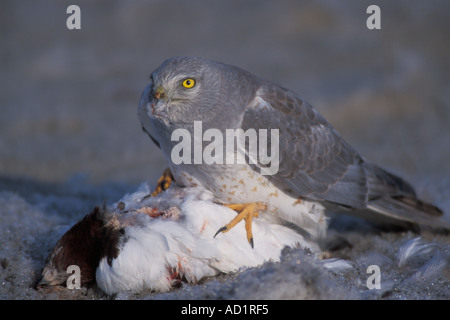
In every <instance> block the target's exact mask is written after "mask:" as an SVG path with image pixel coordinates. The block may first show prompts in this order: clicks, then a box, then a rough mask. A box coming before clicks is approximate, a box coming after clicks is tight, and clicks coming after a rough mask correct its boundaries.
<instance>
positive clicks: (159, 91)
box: [153, 86, 167, 100]
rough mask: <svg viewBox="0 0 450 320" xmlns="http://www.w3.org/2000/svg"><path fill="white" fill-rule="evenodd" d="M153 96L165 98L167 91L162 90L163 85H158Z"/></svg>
mask: <svg viewBox="0 0 450 320" xmlns="http://www.w3.org/2000/svg"><path fill="white" fill-rule="evenodd" d="M153 96H154V97H155V99H158V100H160V99H165V98H166V97H167V93H166V90H164V88H163V87H161V86H158V87H157V88H156V90H155V94H154V95H153Z"/></svg>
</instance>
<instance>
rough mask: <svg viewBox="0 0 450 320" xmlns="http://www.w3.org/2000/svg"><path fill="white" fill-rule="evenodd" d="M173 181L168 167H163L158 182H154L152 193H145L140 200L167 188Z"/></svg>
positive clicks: (153, 195)
mask: <svg viewBox="0 0 450 320" xmlns="http://www.w3.org/2000/svg"><path fill="white" fill-rule="evenodd" d="M173 181H175V179H174V178H173V175H172V172H171V171H170V169H169V168H167V169H165V170H164V172H163V174H162V176H161V177H160V178H159V179H158V182H157V183H156V188H155V190H153V192H152V193H150V194H148V195H146V196H145V197H144V198H142V200H145V199H148V198H150V197H155V196H157V195H158V194H160V193H161V192H163V191H164V190H167V189H169V187H170V185H171V184H172V182H173Z"/></svg>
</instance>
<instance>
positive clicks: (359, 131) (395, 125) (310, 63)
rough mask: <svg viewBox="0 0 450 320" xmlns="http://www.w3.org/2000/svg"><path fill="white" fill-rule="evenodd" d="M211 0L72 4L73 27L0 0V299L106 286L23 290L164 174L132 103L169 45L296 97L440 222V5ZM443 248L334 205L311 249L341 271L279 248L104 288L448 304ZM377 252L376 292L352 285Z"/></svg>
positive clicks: (449, 154) (60, 15)
mask: <svg viewBox="0 0 450 320" xmlns="http://www.w3.org/2000/svg"><path fill="white" fill-rule="evenodd" d="M208 3H209V2H208V1H204V2H203V1H196V2H190V1H181V0H177V1H149V2H143V1H126V2H125V1H95V2H92V1H79V2H78V4H79V5H80V7H81V10H82V30H80V31H79V32H75V31H68V30H67V29H66V27H65V20H66V18H67V14H66V13H65V11H66V7H67V5H66V4H65V3H63V2H61V1H57V0H54V1H50V0H44V1H39V2H36V1H2V2H1V4H0V35H1V36H0V38H1V39H2V45H1V51H0V54H1V59H0V64H1V66H0V69H1V73H0V90H1V91H0V110H1V114H0V239H1V240H2V246H0V299H60V298H62V299H74V298H75V299H91V298H93V299H106V298H108V297H106V296H104V295H103V294H102V293H101V292H99V291H98V290H96V289H81V290H77V291H74V290H67V289H61V290H55V291H52V292H48V291H45V292H44V291H37V290H35V289H33V288H32V285H33V284H34V282H35V281H36V280H37V279H38V278H39V275H40V272H41V271H42V268H43V266H44V263H45V258H46V256H47V254H48V253H49V252H50V250H51V249H52V248H53V246H54V244H55V242H56V241H57V239H58V238H59V237H60V236H61V235H62V234H63V233H64V231H66V230H67V229H68V228H69V227H70V226H72V225H73V224H74V223H75V222H77V221H78V220H79V219H81V218H82V217H83V216H84V215H85V214H87V213H88V212H90V210H91V209H92V208H93V207H94V206H95V205H101V204H102V203H103V202H104V201H106V202H107V203H113V202H115V201H117V200H118V199H120V198H121V197H122V196H123V195H124V194H126V193H129V192H133V191H134V190H136V188H137V186H138V185H139V184H140V183H142V182H144V181H149V182H150V183H152V182H154V181H156V179H157V178H158V177H159V175H160V174H161V172H162V170H163V169H164V168H165V166H164V163H163V159H162V155H161V153H160V152H159V151H158V150H157V148H156V147H155V146H154V145H153V144H152V143H151V141H150V140H149V139H148V137H146V136H145V135H144V134H143V133H142V132H141V129H140V127H139V124H138V120H137V116H136V109H137V103H138V101H139V97H140V94H141V91H142V89H143V88H144V87H145V85H146V84H147V81H148V76H149V74H150V72H151V71H152V70H153V69H154V68H156V67H157V66H158V65H159V64H160V63H161V62H162V61H163V60H165V59H166V58H168V57H171V56H175V55H198V56H205V57H207V58H211V59H215V60H219V61H223V62H226V63H231V64H235V65H238V66H241V67H243V68H245V69H248V70H249V71H251V72H253V73H255V74H258V75H260V76H262V77H264V78H267V79H270V80H273V81H276V82H278V83H280V84H282V85H283V86H285V87H287V88H290V89H292V90H294V91H296V92H299V93H301V94H303V95H304V96H305V98H306V99H307V100H308V101H309V102H310V103H311V104H312V105H313V106H315V107H316V108H317V109H318V110H319V111H320V112H322V114H324V116H325V117H326V118H327V119H328V120H329V121H330V122H331V123H332V124H333V125H334V126H335V127H336V128H337V129H338V131H340V132H341V134H342V135H343V136H344V137H345V138H346V139H347V140H348V141H349V142H350V143H351V144H352V145H354V146H355V148H356V149H357V150H358V151H360V153H361V154H362V155H364V156H365V157H366V158H368V159H370V160H372V161H374V162H376V163H378V164H380V165H382V166H384V167H386V168H388V169H390V170H391V171H393V172H395V173H397V174H399V175H401V176H403V177H405V178H406V179H407V180H409V181H410V182H411V183H412V184H413V185H415V186H416V187H417V190H418V193H419V194H420V195H421V196H422V197H423V198H424V199H425V200H429V201H431V202H433V203H435V204H437V205H439V206H440V207H441V208H442V209H443V210H444V211H445V213H446V217H445V218H446V219H447V220H449V215H450V148H449V147H448V141H449V139H450V129H449V126H448V123H449V122H450V91H449V90H448V88H449V87H450V63H449V61H448V57H449V56H450V46H449V44H448V39H449V38H450V34H449V30H450V28H449V24H450V4H449V2H448V1H446V0H442V1H441V0H435V1H432V2H423V1H420V0H419V1H403V0H401V1H395V2H393V1H370V2H369V1H358V2H357V3H355V1H339V2H336V1H327V0H321V1H314V2H313V1H306V2H303V1H302V2H299V1H280V2H278V1H276V2H274V1H246V2H244V3H242V2H237V1H223V2H220V4H217V5H215V6H208ZM369 4H378V5H380V7H381V10H382V29H381V30H377V31H369V30H368V29H367V28H366V27H365V23H366V18H367V15H366V13H365V11H366V8H367V6H368V5H369ZM419 236H420V237H421V238H420V240H415V239H417V238H418V237H419ZM449 244H450V237H449V236H448V235H438V234H432V233H430V232H423V233H422V234H418V233H414V232H404V231H392V230H380V229H378V228H375V227H374V226H372V225H370V224H368V223H366V222H364V221H360V220H356V219H353V218H347V217H343V216H340V217H338V218H336V219H334V220H333V221H332V223H331V230H330V232H329V238H328V239H327V240H326V241H325V246H326V248H325V249H326V251H327V252H328V254H329V256H331V257H338V258H343V259H346V261H348V262H349V263H350V265H351V266H352V268H351V269H349V268H344V267H345V265H344V266H343V267H342V268H341V269H339V270H337V271H336V269H326V268H325V267H324V266H323V265H322V264H320V263H319V262H318V261H317V260H315V258H313V257H311V256H309V255H308V254H307V253H305V252H302V251H299V250H286V251H284V252H283V255H282V262H281V263H267V264H265V265H263V266H262V267H259V268H256V269H250V270H245V271H242V272H240V273H238V274H233V275H223V276H219V277H217V278H213V279H209V280H207V281H205V282H203V283H201V284H198V285H183V286H182V287H181V288H179V289H176V290H174V291H173V292H170V293H164V294H154V293H149V292H146V293H142V294H139V295H131V294H127V293H123V294H119V295H117V296H116V297H115V298H117V299H184V298H192V299H197V298H199V299H210V298H227V299H232V298H236V299H240V298H255V299H260V298H265V299H314V298H325V299H326V298H336V299H342V298H344V299H345V298H356V299H449V298H450V289H449V279H450V274H449V270H450V268H449V263H450V262H449V259H450V252H449V250H450V249H449ZM414 249H415V250H414ZM405 252H406V253H407V252H413V253H415V254H413V255H412V256H407V255H405ZM402 257H403V258H402ZM408 257H409V258H408ZM373 264H375V265H379V266H380V269H381V273H382V274H381V289H380V290H369V289H368V288H367V286H366V280H367V278H368V277H369V276H370V274H368V273H367V272H366V271H367V267H368V266H369V265H373ZM334 267H335V268H337V267H339V265H337V266H336V265H335V266H334Z"/></svg>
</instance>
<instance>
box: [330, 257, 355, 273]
mask: <svg viewBox="0 0 450 320" xmlns="http://www.w3.org/2000/svg"><path fill="white" fill-rule="evenodd" d="M322 265H323V266H324V267H325V268H326V269H328V270H329V271H331V272H340V273H342V272H347V271H349V270H351V269H353V265H352V263H351V262H350V261H347V260H343V259H335V258H332V259H325V260H323V261H322Z"/></svg>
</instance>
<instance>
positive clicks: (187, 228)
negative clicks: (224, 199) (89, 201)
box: [37, 187, 318, 295]
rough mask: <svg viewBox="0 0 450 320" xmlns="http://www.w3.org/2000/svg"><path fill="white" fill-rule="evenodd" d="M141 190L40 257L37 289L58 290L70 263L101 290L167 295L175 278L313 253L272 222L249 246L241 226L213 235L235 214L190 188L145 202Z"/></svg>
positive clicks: (260, 222) (257, 227) (259, 222)
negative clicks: (284, 254) (301, 251)
mask: <svg viewBox="0 0 450 320" xmlns="http://www.w3.org/2000/svg"><path fill="white" fill-rule="evenodd" d="M146 194H148V190H145V188H144V189H141V190H138V191H137V192H135V193H132V194H130V195H127V196H125V197H124V198H123V199H121V200H120V201H118V202H117V203H115V204H113V205H111V206H108V207H103V208H99V207H97V208H95V209H94V210H93V211H92V212H91V213H90V214H89V215H87V216H85V217H84V218H83V219H82V220H81V221H80V222H78V223H77V224H75V225H74V226H73V227H72V228H71V229H70V230H68V231H67V232H66V233H65V234H64V235H63V236H62V237H61V239H60V240H59V241H58V242H57V244H56V246H55V248H54V249H53V251H52V252H51V253H50V254H49V256H48V258H47V263H46V266H45V268H44V270H43V272H42V278H41V279H40V281H39V282H38V283H37V287H43V286H52V285H65V284H66V281H67V278H68V277H69V276H70V274H68V273H67V272H66V271H67V267H68V266H70V265H77V266H79V267H80V270H81V283H82V284H83V285H84V284H92V283H96V284H97V285H98V287H99V288H100V289H101V290H102V291H104V292H105V293H107V294H109V295H112V294H115V293H118V292H122V291H131V292H141V291H144V290H152V291H156V292H162V291H168V290H170V289H171V288H172V287H173V286H174V285H176V284H179V283H180V282H181V281H186V282H189V283H196V282H198V281H199V280H200V279H202V278H205V277H209V276H215V275H218V274H220V273H229V272H235V271H238V270H239V269H241V268H246V267H255V266H258V265H261V264H263V263H264V262H266V261H279V259H280V255H281V250H282V249H283V248H284V247H285V246H289V247H302V248H308V249H310V250H311V251H314V252H317V251H318V248H317V247H315V246H314V244H311V243H308V242H307V241H306V240H305V239H304V238H303V237H302V235H300V234H299V233H297V232H296V231H294V230H292V229H290V228H288V227H286V226H283V225H282V224H279V223H277V221H271V220H270V219H271V217H270V216H266V215H265V216H264V217H261V218H260V219H256V220H255V221H254V223H253V233H254V236H255V237H257V238H258V243H257V245H256V246H255V247H254V248H253V249H252V248H251V247H250V246H249V245H248V243H247V242H245V241H242V239H243V238H244V237H245V230H244V228H233V229H232V230H230V232H228V233H226V234H223V235H221V236H220V237H216V238H214V234H215V233H216V231H217V230H218V229H219V228H220V227H221V226H223V225H224V224H226V223H227V222H228V221H229V220H230V219H232V218H234V217H235V215H236V212H235V211H233V210H231V209H229V208H227V207H224V206H222V205H220V204H216V203H215V202H214V197H213V196H212V194H210V193H208V192H205V191H204V190H199V189H196V188H177V187H172V188H170V189H168V190H166V191H165V192H163V193H161V194H159V195H158V196H156V197H150V198H145V195H146Z"/></svg>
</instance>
